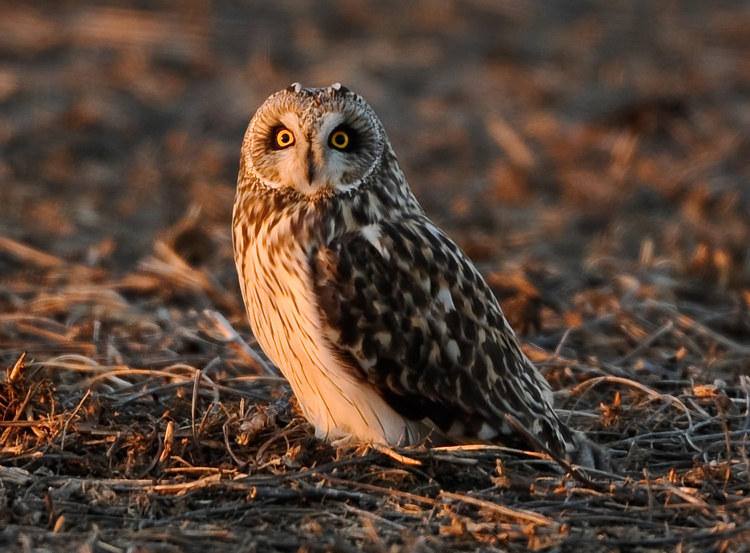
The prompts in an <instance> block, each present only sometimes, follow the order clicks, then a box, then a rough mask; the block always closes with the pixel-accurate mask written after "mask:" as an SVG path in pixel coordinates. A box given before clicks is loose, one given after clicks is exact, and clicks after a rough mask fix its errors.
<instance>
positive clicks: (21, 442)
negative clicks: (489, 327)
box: [0, 0, 750, 553]
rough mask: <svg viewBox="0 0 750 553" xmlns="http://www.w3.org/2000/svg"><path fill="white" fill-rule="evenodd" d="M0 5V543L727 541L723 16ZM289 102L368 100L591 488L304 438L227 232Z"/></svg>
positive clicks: (731, 527)
mask: <svg viewBox="0 0 750 553" xmlns="http://www.w3.org/2000/svg"><path fill="white" fill-rule="evenodd" d="M0 14H2V15H1V16H0V369H2V370H0V549H3V550H6V551H19V552H24V553H26V552H37V551H39V552H41V551H81V552H92V553H93V552H96V553H98V552H125V551H128V552H131V551H132V552H135V551H144V552H145V551H149V552H151V551H153V552H176V551H188V552H201V553H204V552H207V551H259V552H261V551H262V552H265V551H269V552H277V551H278V552H287V551H335V552H350V551H367V552H378V553H380V552H386V551H387V552H393V553H396V552H412V551H419V552H432V551H436V552H437V551H513V552H516V551H518V552H520V551H530V550H533V551H549V552H553V551H554V552H558V551H559V552H565V551H586V552H588V551H592V552H593V551H612V552H615V551H616V552H639V553H640V552H652V551H696V552H697V551H701V552H703V551H716V552H720V551H737V552H739V551H748V549H749V547H748V545H747V544H748V543H750V511H748V508H747V505H748V501H749V500H748V498H747V496H748V474H749V473H748V457H747V452H746V439H747V435H748V433H750V247H749V246H748V245H749V244H750V136H749V135H748V129H749V128H750V63H748V60H750V38H748V37H750V3H749V2H733V1H723V0H722V1H721V2H693V1H685V2H674V1H662V0H657V1H635V0H633V1H622V2H616V3H612V2H608V3H599V2H589V1H584V0H576V1H565V2H556V3H550V2H542V1H533V0H529V1H524V0H503V1H497V2H493V1H491V0H462V1H459V0H453V1H451V0H445V1H443V0H433V1H428V0H418V1H415V2H398V1H395V0H385V1H375V0H349V1H343V0H314V1H310V0H283V1H280V2H273V3H271V2H268V3H263V2H256V1H248V2H237V1H232V0H213V1H209V0H202V1H199V2H190V3H188V2H177V1H175V0H155V1H153V2H142V1H136V0H131V1H128V0H122V1H103V2H92V1H76V0H66V1H63V2H52V1H45V0H40V1H36V2H21V1H18V2H8V1H2V0H0ZM295 81H299V82H301V83H303V84H304V85H306V86H326V85H329V84H332V83H334V82H341V83H343V84H345V85H346V86H347V87H349V88H350V89H352V90H354V91H356V92H359V93H360V94H362V95H363V96H364V97H365V98H366V99H367V100H368V101H369V102H370V104H371V105H372V106H373V108H374V109H375V111H376V112H377V113H378V115H379V116H380V117H381V119H382V121H383V123H384V125H385V128H386V130H387V131H388V133H389V136H390V139H391V141H392V143H393V145H394V148H395V151H396V153H397V154H398V156H399V160H400V163H401V165H402V168H403V170H404V172H405V174H406V176H407V178H408V180H409V182H410V185H411V186H412V188H413V189H414V191H415V193H416V195H417V197H418V198H419V200H420V202H421V203H422V205H423V206H424V208H425V210H426V211H427V212H428V214H429V215H430V216H431V217H432V218H433V220H435V221H436V222H437V223H438V224H439V225H440V226H441V227H443V228H444V229H445V230H446V231H447V232H448V234H449V235H450V236H452V237H453V238H454V239H455V240H456V241H457V242H458V243H459V244H460V246H461V247H462V248H463V249H464V250H465V251H466V252H467V254H468V255H469V256H470V257H471V258H472V260H473V261H474V262H475V263H476V264H477V266H478V267H479V268H480V270H481V271H482V273H483V274H484V275H485V277H486V278H487V280H488V282H489V283H490V285H491V286H492V287H493V289H494V291H495V292H496V294H497V295H498V297H499V299H500V300H501V302H502V304H503V306H504V309H505V312H506V315H507V316H508V318H509V320H510V321H511V323H512V326H513V327H514V328H515V329H516V330H517V331H518V334H519V338H520V340H521V341H522V343H523V348H524V351H525V352H526V353H527V355H529V357H530V358H531V359H532V360H533V361H534V362H536V363H537V365H538V366H539V367H540V369H541V370H542V372H543V374H544V375H545V376H546V377H547V378H548V379H549V381H550V382H551V384H552V386H553V388H554V389H555V390H556V391H557V392H556V393H557V396H558V397H557V399H558V400H559V407H560V409H561V411H562V412H563V413H564V415H565V416H566V417H569V418H570V422H571V425H573V426H576V427H578V428H581V429H583V430H586V431H587V432H588V433H589V435H590V436H591V437H592V439H594V440H595V441H597V442H599V443H600V444H602V446H603V447H605V448H607V449H608V450H609V451H610V452H611V456H612V459H613V461H614V463H615V469H614V470H613V471H612V473H600V472H596V471H588V472H586V473H581V472H575V471H572V472H571V471H569V470H568V469H569V468H570V467H562V468H561V467H560V466H559V465H558V464H557V463H556V462H555V461H554V460H551V459H549V458H547V457H545V456H544V455H538V454H533V453H532V452H522V451H517V450H513V449H509V448H503V447H494V448H492V447H484V448H477V449H471V448H469V449H467V448H463V449H461V448H459V449H456V448H453V449H447V450H435V449H424V448H410V449H398V450H391V451H385V450H380V451H378V450H368V449H360V450H352V449H338V450H337V449H335V448H333V447H332V446H330V445H328V444H326V443H323V442H321V441H319V440H317V439H316V438H315V437H314V434H313V432H312V429H311V428H310V427H309V425H308V424H307V423H306V422H305V421H304V420H303V419H302V418H301V417H300V416H299V414H298V411H297V409H296V407H295V403H294V399H293V398H292V396H291V393H290V391H289V387H288V385H287V384H286V383H285V381H284V380H283V379H282V378H280V377H279V375H278V373H277V371H276V370H275V369H274V368H273V367H272V366H271V367H269V366H268V365H267V364H266V363H264V359H265V358H264V357H263V355H262V353H261V352H260V350H259V349H258V348H257V346H256V344H255V342H254V340H253V338H252V334H251V332H250V329H249V326H248V324H247V320H246V315H245V312H244V307H243V305H242V300H241V297H240V294H239V288H238V285H237V280H236V279H237V277H236V273H235V270H234V263H233V258H232V249H231V232H230V220H231V209H232V203H233V197H234V183H235V181H236V175H237V171H238V160H239V149H240V144H241V142H242V137H243V135H244V132H245V129H246V127H247V124H248V122H249V120H250V118H251V117H252V115H253V113H254V111H255V109H257V107H258V106H259V105H260V104H261V103H262V102H263V100H264V99H265V98H266V97H267V96H268V95H270V94H271V93H273V92H275V91H276V90H279V89H281V88H284V87H286V86H288V85H289V84H290V83H292V82H295Z"/></svg>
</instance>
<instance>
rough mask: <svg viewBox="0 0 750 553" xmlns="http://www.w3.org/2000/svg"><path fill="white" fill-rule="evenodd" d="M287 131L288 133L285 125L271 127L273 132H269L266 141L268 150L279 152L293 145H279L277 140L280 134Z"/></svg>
mask: <svg viewBox="0 0 750 553" xmlns="http://www.w3.org/2000/svg"><path fill="white" fill-rule="evenodd" d="M285 130H286V131H288V130H289V129H287V128H286V127H285V126H284V125H274V126H273V127H271V130H269V131H268V135H267V136H266V139H265V143H266V150H274V151H278V150H283V149H284V148H286V147H288V146H291V143H290V144H287V145H284V146H282V145H280V144H279V141H278V139H277V138H278V135H279V133H280V132H281V131H285ZM292 136H294V135H292ZM293 142H294V141H292V143H293Z"/></svg>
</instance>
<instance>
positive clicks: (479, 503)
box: [438, 491, 557, 526]
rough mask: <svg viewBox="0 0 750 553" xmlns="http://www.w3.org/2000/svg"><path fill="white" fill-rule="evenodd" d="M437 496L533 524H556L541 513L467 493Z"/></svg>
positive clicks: (445, 493)
mask: <svg viewBox="0 0 750 553" xmlns="http://www.w3.org/2000/svg"><path fill="white" fill-rule="evenodd" d="M438 497H439V498H441V499H450V500H452V501H461V502H463V503H468V504H470V505H474V506H475V507H480V508H482V509H487V510H488V511H492V512H493V513H497V514H499V515H503V516H506V517H509V518H512V519H514V520H523V521H526V522H533V523H534V524H540V525H543V526H550V525H557V523H556V522H555V521H554V520H552V519H551V518H548V517H545V516H543V515H539V514H537V513H533V512H531V511H526V510H524V509H511V508H510V507H505V506H504V505H498V504H497V503H491V502H489V501H484V500H482V499H477V498H476V497H470V496H468V495H463V494H458V493H452V492H446V491H441V492H440V495H438Z"/></svg>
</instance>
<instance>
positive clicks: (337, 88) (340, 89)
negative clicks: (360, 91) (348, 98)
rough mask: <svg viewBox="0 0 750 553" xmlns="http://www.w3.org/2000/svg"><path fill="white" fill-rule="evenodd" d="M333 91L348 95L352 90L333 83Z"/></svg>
mask: <svg viewBox="0 0 750 553" xmlns="http://www.w3.org/2000/svg"><path fill="white" fill-rule="evenodd" d="M331 89H333V91H334V93H336V92H338V93H339V94H347V93H348V92H351V90H349V89H348V88H347V87H345V86H344V85H342V84H341V83H333V84H332V85H331Z"/></svg>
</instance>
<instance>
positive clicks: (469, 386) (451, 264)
mask: <svg viewBox="0 0 750 553" xmlns="http://www.w3.org/2000/svg"><path fill="white" fill-rule="evenodd" d="M310 263H311V273H312V277H313V283H314V287H315V293H316V295H317V300H318V305H319V307H320V310H321V317H322V321H321V323H322V327H323V328H324V329H325V334H326V337H327V338H328V339H329V340H330V342H331V344H332V347H333V349H334V351H335V353H336V354H337V355H338V356H339V358H340V359H341V360H342V362H343V363H344V364H345V365H346V366H347V367H349V368H350V370H352V371H355V372H356V373H357V374H358V375H359V376H361V377H362V378H364V379H365V380H367V381H369V382H370V383H371V384H372V385H373V386H374V388H375V389H377V390H378V391H379V393H380V394H381V395H382V397H383V398H384V399H385V400H386V402H387V403H388V404H389V405H390V406H391V407H392V408H393V409H394V410H396V411H397V412H398V413H400V414H401V415H403V416H405V417H406V418H408V419H411V420H423V419H429V420H430V421H431V422H432V424H433V425H435V426H437V427H438V428H439V429H440V430H441V431H442V432H443V433H444V434H445V435H447V436H449V437H451V438H453V439H456V440H458V441H461V440H466V439H471V438H473V439H479V440H483V441H495V440H499V441H503V442H505V443H508V442H511V443H514V442H515V440H514V438H517V435H516V434H514V433H513V431H512V428H511V427H510V425H509V424H508V422H507V420H506V419H505V414H506V413H510V414H511V415H513V416H515V417H516V418H517V419H518V420H519V421H520V422H521V423H522V424H523V425H524V426H525V427H526V428H527V429H528V430H529V431H531V432H533V433H534V434H535V435H536V436H537V437H538V438H539V439H540V441H541V442H542V443H544V444H545V445H547V447H549V448H550V449H552V450H553V451H555V452H557V453H559V454H561V455H563V456H564V457H568V454H567V453H566V449H570V447H571V446H570V445H569V444H572V442H573V437H572V436H571V433H570V431H569V430H568V429H567V427H565V425H564V424H563V423H562V422H561V421H560V420H559V419H558V418H557V416H556V415H555V414H554V412H553V410H552V407H551V404H552V396H551V392H550V389H549V386H548V384H547V382H546V381H545V380H544V378H542V376H541V375H540V374H539V373H538V371H537V370H536V369H535V368H534V366H533V365H532V364H531V362H530V361H529V360H528V359H527V358H526V356H525V355H524V354H523V353H522V352H521V350H520V349H519V346H518V343H517V341H516V338H515V336H514V334H513V331H512V330H511V329H510V327H509V326H508V324H507V322H506V321H505V318H504V317H503V314H502V311H501V309H500V306H499V305H498V303H497V300H496V299H495V297H494V295H493V294H492V292H491V291H490V289H489V287H488V286H487V284H486V283H485V281H484V279H483V278H482V276H481V275H480V274H479V272H478V271H477V270H476V268H475V267H474V266H473V264H472V263H471V262H470V261H469V260H468V258H467V257H466V256H465V255H464V253H463V252H462V251H461V250H460V249H459V248H458V246H456V244H455V243H454V242H453V241H451V240H450V239H449V238H448V237H447V236H446V235H445V234H444V233H443V232H442V231H441V230H440V229H438V228H437V227H436V226H435V225H434V224H433V223H432V222H431V221H430V220H429V219H427V218H426V217H424V216H416V217H412V218H408V219H404V220H400V221H397V222H381V223H379V224H377V225H370V226H368V227H365V228H363V229H361V230H360V231H358V232H354V233H350V234H346V235H344V236H342V237H340V238H338V239H336V240H334V241H333V242H332V243H331V244H329V246H328V247H323V248H320V249H318V250H317V251H316V252H313V254H312V257H311V260H310ZM521 443H523V441H521ZM566 445H567V448H566Z"/></svg>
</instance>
